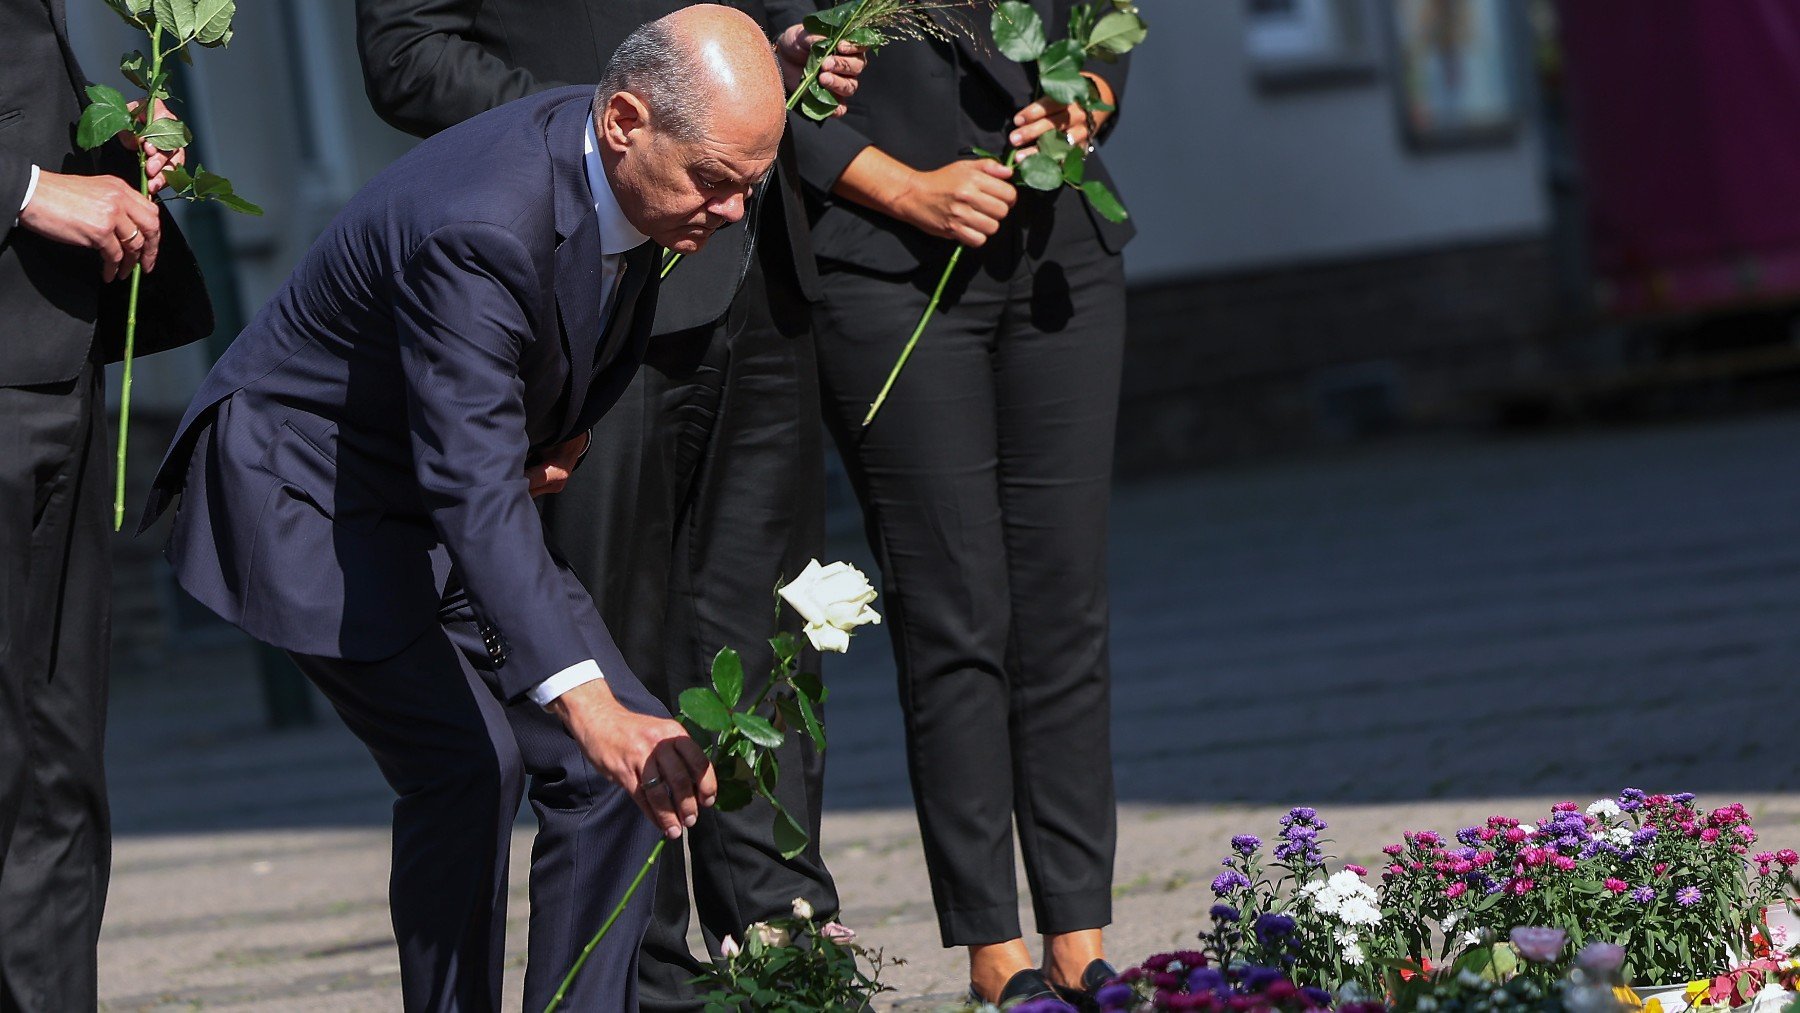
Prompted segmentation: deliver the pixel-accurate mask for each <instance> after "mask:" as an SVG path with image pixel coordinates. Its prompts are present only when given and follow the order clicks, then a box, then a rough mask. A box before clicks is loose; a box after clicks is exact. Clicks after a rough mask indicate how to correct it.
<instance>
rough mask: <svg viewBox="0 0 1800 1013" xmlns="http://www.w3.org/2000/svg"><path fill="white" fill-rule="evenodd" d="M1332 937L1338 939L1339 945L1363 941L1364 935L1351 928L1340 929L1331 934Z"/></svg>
mask: <svg viewBox="0 0 1800 1013" xmlns="http://www.w3.org/2000/svg"><path fill="white" fill-rule="evenodd" d="M1331 938H1333V939H1335V940H1337V944H1338V945H1339V946H1355V945H1356V944H1357V943H1360V942H1362V937H1361V936H1359V935H1357V934H1356V933H1354V932H1352V931H1350V930H1349V929H1339V930H1337V931H1336V932H1334V933H1332V934H1331Z"/></svg>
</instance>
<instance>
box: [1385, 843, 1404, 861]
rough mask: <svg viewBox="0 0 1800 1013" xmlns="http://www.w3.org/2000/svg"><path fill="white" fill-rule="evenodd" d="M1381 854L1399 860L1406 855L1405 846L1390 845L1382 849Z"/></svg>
mask: <svg viewBox="0 0 1800 1013" xmlns="http://www.w3.org/2000/svg"><path fill="white" fill-rule="evenodd" d="M1381 853H1382V854H1384V855H1390V856H1392V857H1394V858H1399V857H1400V856H1401V855H1404V854H1406V846H1405V845H1403V844H1390V845H1388V846H1387V847H1385V848H1382V849H1381Z"/></svg>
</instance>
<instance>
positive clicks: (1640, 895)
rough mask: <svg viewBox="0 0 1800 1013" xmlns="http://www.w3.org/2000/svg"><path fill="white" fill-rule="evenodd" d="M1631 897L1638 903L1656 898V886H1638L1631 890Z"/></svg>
mask: <svg viewBox="0 0 1800 1013" xmlns="http://www.w3.org/2000/svg"><path fill="white" fill-rule="evenodd" d="M1631 899H1632V900H1635V901H1637V902H1638V903H1639V904H1648V903H1650V902H1651V901H1653V900H1655V899H1656V888H1655V887H1649V886H1640V887H1638V888H1637V889H1636V890H1633V891H1631Z"/></svg>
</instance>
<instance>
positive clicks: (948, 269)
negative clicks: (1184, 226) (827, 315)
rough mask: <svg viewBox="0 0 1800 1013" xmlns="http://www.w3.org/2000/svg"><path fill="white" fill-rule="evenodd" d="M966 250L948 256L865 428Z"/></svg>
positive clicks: (872, 405)
mask: <svg viewBox="0 0 1800 1013" xmlns="http://www.w3.org/2000/svg"><path fill="white" fill-rule="evenodd" d="M966 249H968V247H966V246H961V245H959V246H957V248H956V252H955V253H952V254H951V255H950V263H948V264H945V265H944V273H943V274H941V275H939V276H938V283H937V288H936V289H935V290H933V291H932V293H931V301H930V302H928V303H926V304H925V312H924V313H921V314H920V315H919V322H918V324H917V326H915V327H913V332H912V337H910V338H907V339H906V347H905V348H902V349H900V358H899V359H898V360H897V361H895V363H894V368H893V369H891V370H889V371H888V375H887V382H886V383H884V384H882V385H881V393H879V394H877V395H875V403H874V404H871V405H869V414H867V415H864V416H863V420H862V424H863V425H865V426H867V425H868V424H869V423H871V422H873V421H875V413H876V412H878V411H880V410H881V406H882V404H883V403H884V402H886V401H887V397H888V391H890V390H893V389H894V381H895V380H898V379H900V370H902V369H904V368H906V360H907V359H910V358H912V353H913V347H914V346H915V345H917V344H918V343H919V335H921V334H924V333H925V325H926V324H929V323H931V315H932V314H933V313H936V312H937V308H938V300H940V299H942V298H943V297H944V286H946V285H948V284H949V283H950V275H951V273H953V272H954V271H955V270H956V265H957V262H959V261H961V260H962V255H963V251H964V250H966Z"/></svg>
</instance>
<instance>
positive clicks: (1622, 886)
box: [1601, 876, 1631, 893]
mask: <svg viewBox="0 0 1800 1013" xmlns="http://www.w3.org/2000/svg"><path fill="white" fill-rule="evenodd" d="M1601 885H1602V886H1604V887H1606V889H1607V890H1608V891H1609V892H1611V893H1624V892H1625V891H1626V890H1629V889H1631V884H1630V883H1627V882H1625V881H1624V880H1622V879H1614V878H1613V877H1611V876H1608V877H1606V880H1605V882H1603V883H1601Z"/></svg>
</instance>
